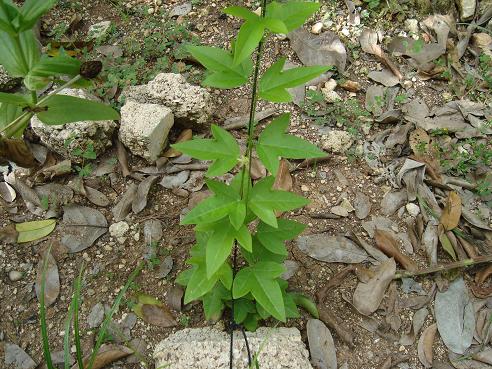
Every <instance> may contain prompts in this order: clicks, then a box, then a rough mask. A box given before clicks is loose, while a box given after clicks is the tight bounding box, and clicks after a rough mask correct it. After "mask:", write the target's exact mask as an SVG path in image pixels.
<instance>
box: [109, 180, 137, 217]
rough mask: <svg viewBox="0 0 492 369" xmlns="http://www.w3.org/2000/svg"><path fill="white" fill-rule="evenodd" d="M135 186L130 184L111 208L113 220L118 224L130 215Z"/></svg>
mask: <svg viewBox="0 0 492 369" xmlns="http://www.w3.org/2000/svg"><path fill="white" fill-rule="evenodd" d="M137 189H138V187H137V185H136V184H135V183H130V185H129V186H128V188H127V190H126V192H125V193H124V194H123V196H121V198H120V201H119V202H118V203H117V204H116V205H115V206H114V207H113V209H112V210H111V212H112V213H113V218H114V219H113V220H114V221H115V222H119V221H120V220H123V219H125V217H126V216H127V215H128V213H130V209H131V208H132V203H133V201H134V200H135V197H136V195H137Z"/></svg>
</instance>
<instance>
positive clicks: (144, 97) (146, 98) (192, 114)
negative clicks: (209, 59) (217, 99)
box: [124, 73, 214, 129]
mask: <svg viewBox="0 0 492 369" xmlns="http://www.w3.org/2000/svg"><path fill="white" fill-rule="evenodd" d="M124 96H125V97H126V99H127V101H136V102H139V103H150V104H160V105H164V106H166V107H168V108H169V109H171V110H172V112H173V114H174V119H175V121H176V123H177V124H179V125H181V126H185V127H194V128H198V129H200V128H202V126H203V125H205V124H206V123H208V122H209V121H210V118H211V116H212V112H213V109H214V106H213V102H212V97H211V95H210V94H209V93H208V91H207V90H206V89H204V88H203V87H200V86H195V85H192V84H189V83H188V82H186V79H185V78H184V77H183V76H182V75H181V74H176V73H161V74H158V75H157V76H156V77H155V78H154V79H153V80H152V81H150V82H149V83H148V84H147V85H140V86H133V87H129V88H127V89H126V90H125V91H124Z"/></svg>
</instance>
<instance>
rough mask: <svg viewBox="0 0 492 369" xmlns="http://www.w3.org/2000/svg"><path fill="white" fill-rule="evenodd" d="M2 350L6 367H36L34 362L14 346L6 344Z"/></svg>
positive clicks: (27, 368)
mask: <svg viewBox="0 0 492 369" xmlns="http://www.w3.org/2000/svg"><path fill="white" fill-rule="evenodd" d="M4 350H5V364H6V365H7V366H9V365H13V366H14V368H16V369H33V368H35V367H36V363H35V362H34V360H33V359H32V358H31V357H30V356H29V355H28V354H26V352H25V351H24V350H23V349H21V348H20V347H19V346H17V345H16V344H13V343H6V344H5V348H4Z"/></svg>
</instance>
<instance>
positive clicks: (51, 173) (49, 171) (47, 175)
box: [34, 159, 72, 183]
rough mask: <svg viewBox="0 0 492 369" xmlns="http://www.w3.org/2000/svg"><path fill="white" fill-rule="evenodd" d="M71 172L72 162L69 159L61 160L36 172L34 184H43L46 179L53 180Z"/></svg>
mask: <svg viewBox="0 0 492 369" xmlns="http://www.w3.org/2000/svg"><path fill="white" fill-rule="evenodd" d="M71 172H72V161H71V160H70V159H67V160H63V161H61V162H59V163H56V164H54V165H51V166H47V167H44V168H43V169H41V170H40V171H38V172H37V173H36V175H35V177H34V180H35V182H38V183H39V182H45V181H46V180H48V179H53V178H55V177H58V176H62V175H65V174H68V173H71Z"/></svg>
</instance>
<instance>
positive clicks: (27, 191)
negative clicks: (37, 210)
mask: <svg viewBox="0 0 492 369" xmlns="http://www.w3.org/2000/svg"><path fill="white" fill-rule="evenodd" d="M6 181H7V182H8V183H9V184H10V185H12V187H14V188H15V190H16V191H17V193H18V194H19V195H21V197H22V199H23V200H24V202H25V203H26V204H29V203H31V204H33V205H35V206H38V207H39V206H41V200H40V199H39V196H38V194H37V193H36V192H35V191H34V190H33V189H32V188H31V187H29V186H28V185H27V183H26V182H24V181H23V180H22V179H20V178H19V177H18V176H16V175H15V174H13V173H11V174H10V175H9V176H8V177H7V178H6Z"/></svg>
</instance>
